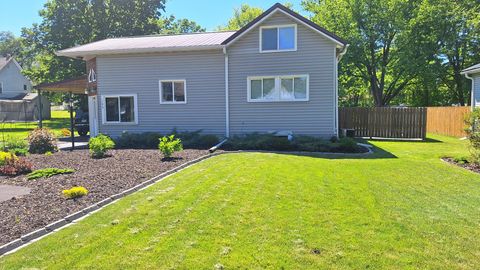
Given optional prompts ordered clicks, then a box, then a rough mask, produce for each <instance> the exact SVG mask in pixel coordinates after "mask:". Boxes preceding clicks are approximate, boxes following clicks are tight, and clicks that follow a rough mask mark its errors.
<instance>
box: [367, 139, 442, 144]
mask: <svg viewBox="0 0 480 270" xmlns="http://www.w3.org/2000/svg"><path fill="white" fill-rule="evenodd" d="M359 140H363V141H365V142H366V140H367V139H364V138H361V139H359ZM368 140H369V141H372V142H406V143H442V142H443V141H440V140H436V139H432V138H426V139H425V140H421V139H386V138H372V139H368Z"/></svg>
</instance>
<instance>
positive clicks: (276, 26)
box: [259, 24, 298, 53]
mask: <svg viewBox="0 0 480 270" xmlns="http://www.w3.org/2000/svg"><path fill="white" fill-rule="evenodd" d="M292 26H293V29H294V47H293V49H283V50H281V49H280V30H277V48H278V49H277V50H263V49H262V43H263V40H262V32H263V29H272V28H278V29H279V28H283V27H292ZM259 32H260V34H259V35H260V44H259V51H260V53H276V52H295V51H297V36H298V35H297V25H296V24H282V25H268V26H261V27H260V31H259Z"/></svg>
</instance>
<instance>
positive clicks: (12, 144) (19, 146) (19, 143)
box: [4, 139, 28, 156]
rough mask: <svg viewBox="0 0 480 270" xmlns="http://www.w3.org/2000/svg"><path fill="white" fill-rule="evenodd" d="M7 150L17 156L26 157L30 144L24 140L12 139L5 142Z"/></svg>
mask: <svg viewBox="0 0 480 270" xmlns="http://www.w3.org/2000/svg"><path fill="white" fill-rule="evenodd" d="M4 147H5V149H6V150H7V151H8V152H10V153H13V154H15V155H17V156H26V155H27V154H28V143H27V141H25V140H22V139H10V140H8V141H7V142H5V145H4Z"/></svg>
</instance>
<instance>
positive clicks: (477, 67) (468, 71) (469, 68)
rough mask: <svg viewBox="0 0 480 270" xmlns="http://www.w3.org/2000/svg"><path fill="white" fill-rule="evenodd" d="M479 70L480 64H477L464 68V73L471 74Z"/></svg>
mask: <svg viewBox="0 0 480 270" xmlns="http://www.w3.org/2000/svg"><path fill="white" fill-rule="evenodd" d="M477 72H480V64H476V65H473V66H471V67H468V68H466V69H464V70H462V73H463V74H471V73H477Z"/></svg>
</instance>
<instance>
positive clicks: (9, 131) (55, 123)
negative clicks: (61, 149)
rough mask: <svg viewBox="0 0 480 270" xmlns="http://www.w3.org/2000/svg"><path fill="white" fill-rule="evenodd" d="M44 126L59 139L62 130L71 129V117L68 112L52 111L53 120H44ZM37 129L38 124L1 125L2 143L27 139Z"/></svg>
mask: <svg viewBox="0 0 480 270" xmlns="http://www.w3.org/2000/svg"><path fill="white" fill-rule="evenodd" d="M43 126H44V127H45V128H49V129H51V130H52V131H53V132H54V133H55V135H56V136H58V137H59V136H61V134H62V133H61V131H60V130H61V129H62V128H70V115H69V113H68V111H52V118H51V119H50V120H44V121H43ZM37 127H38V122H15V123H0V143H1V142H2V141H4V140H5V141H8V140H9V139H26V138H27V136H28V133H29V132H30V131H32V130H33V129H35V128H37Z"/></svg>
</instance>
